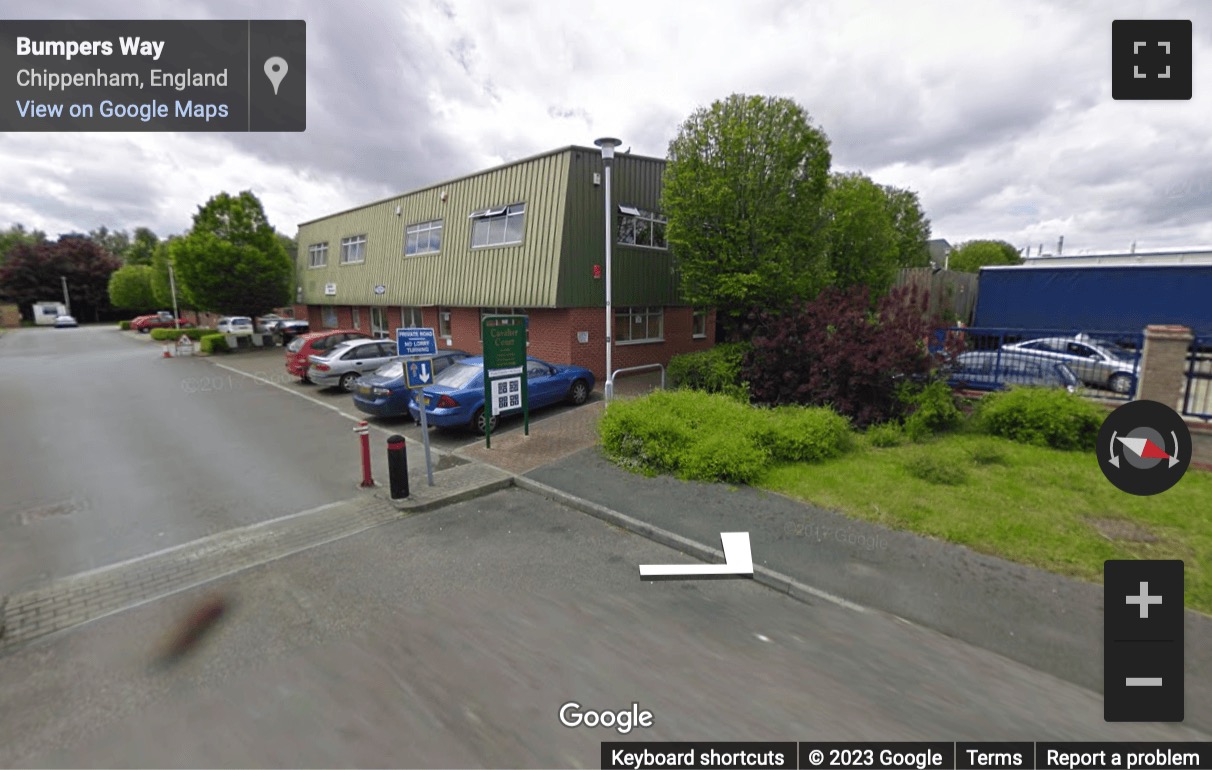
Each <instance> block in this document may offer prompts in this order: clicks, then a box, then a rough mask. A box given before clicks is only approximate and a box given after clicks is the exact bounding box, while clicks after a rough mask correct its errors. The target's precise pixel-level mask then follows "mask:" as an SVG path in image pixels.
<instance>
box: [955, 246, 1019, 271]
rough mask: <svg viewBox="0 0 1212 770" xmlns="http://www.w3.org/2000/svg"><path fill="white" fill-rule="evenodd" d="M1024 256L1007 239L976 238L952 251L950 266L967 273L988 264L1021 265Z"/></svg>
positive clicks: (978, 269)
mask: <svg viewBox="0 0 1212 770" xmlns="http://www.w3.org/2000/svg"><path fill="white" fill-rule="evenodd" d="M1022 263H1023V256H1022V254H1020V253H1019V251H1018V249H1016V248H1014V246H1012V245H1010V244H1009V243H1006V242H1005V241H995V240H976V241H967V242H965V243H961V244H960V245H959V246H957V247H956V248H955V250H954V251H952V252H951V257H950V258H949V260H948V265H947V266H948V267H949V268H950V269H952V270H959V271H962V272H965V273H976V272H980V269H981V268H982V267H984V266H986V265H1021V264H1022Z"/></svg>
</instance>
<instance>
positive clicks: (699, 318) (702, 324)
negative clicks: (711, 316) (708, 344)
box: [690, 310, 707, 340]
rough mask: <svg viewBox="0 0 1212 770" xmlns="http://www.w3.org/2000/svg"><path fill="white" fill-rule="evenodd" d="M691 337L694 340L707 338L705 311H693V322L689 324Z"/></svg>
mask: <svg viewBox="0 0 1212 770" xmlns="http://www.w3.org/2000/svg"><path fill="white" fill-rule="evenodd" d="M690 328H691V336H692V337H694V338H695V339H696V340H701V339H705V338H706V337H707V311H706V310H696V311H694V320H693V321H692V322H691V324H690Z"/></svg>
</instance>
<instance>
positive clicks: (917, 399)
mask: <svg viewBox="0 0 1212 770" xmlns="http://www.w3.org/2000/svg"><path fill="white" fill-rule="evenodd" d="M909 403H910V404H911V405H912V409H913V411H912V412H910V414H909V416H908V417H907V418H905V434H906V435H908V436H909V438H910V439H912V440H913V441H922V440H923V439H926V438H929V437H930V436H933V435H935V434H938V433H943V432H945V431H949V430H954V429H955V428H957V427H959V424H960V421H961V420H962V418H963V415H962V413H961V412H960V410H959V407H958V406H956V404H955V396H954V395H953V394H952V392H951V388H950V387H948V386H947V383H945V382H932V383H930V384H929V385H927V386H926V387H925V388H922V389H921V390H920V391H918V392H917V393H915V394H914V395H913V396H912V397H911V398H910V399H909Z"/></svg>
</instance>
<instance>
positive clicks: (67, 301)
mask: <svg viewBox="0 0 1212 770" xmlns="http://www.w3.org/2000/svg"><path fill="white" fill-rule="evenodd" d="M59 280H60V281H62V282H63V304H64V305H65V306H66V307H67V314H68V315H71V314H72V298H71V297H70V296H68V293H67V276H65V275H61V276H59Z"/></svg>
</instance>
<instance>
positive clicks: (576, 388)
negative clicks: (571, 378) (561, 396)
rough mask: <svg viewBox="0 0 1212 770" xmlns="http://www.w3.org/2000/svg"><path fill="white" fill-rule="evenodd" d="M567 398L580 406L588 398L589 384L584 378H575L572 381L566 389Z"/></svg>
mask: <svg viewBox="0 0 1212 770" xmlns="http://www.w3.org/2000/svg"><path fill="white" fill-rule="evenodd" d="M568 400H569V401H571V402H572V403H574V404H576V405H577V406H580V405H581V404H583V403H585V402H586V401H588V400H589V384H588V383H587V382H585V381H584V380H577V381H576V382H574V383H572V387H571V388H569V389H568Z"/></svg>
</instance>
